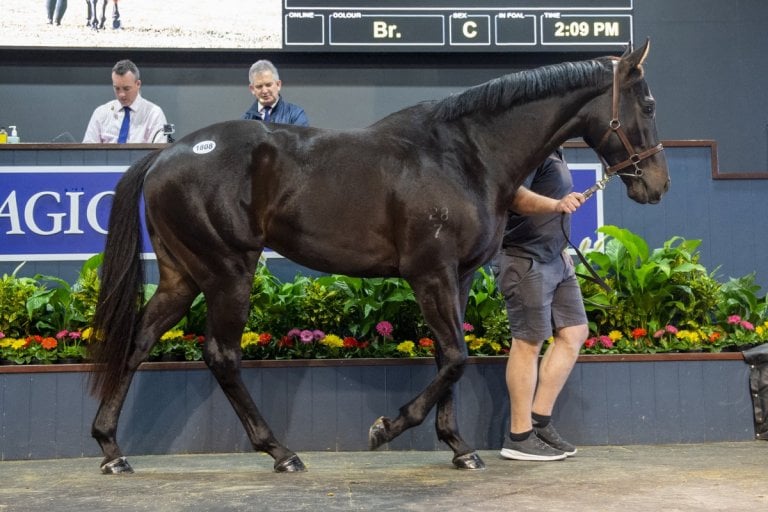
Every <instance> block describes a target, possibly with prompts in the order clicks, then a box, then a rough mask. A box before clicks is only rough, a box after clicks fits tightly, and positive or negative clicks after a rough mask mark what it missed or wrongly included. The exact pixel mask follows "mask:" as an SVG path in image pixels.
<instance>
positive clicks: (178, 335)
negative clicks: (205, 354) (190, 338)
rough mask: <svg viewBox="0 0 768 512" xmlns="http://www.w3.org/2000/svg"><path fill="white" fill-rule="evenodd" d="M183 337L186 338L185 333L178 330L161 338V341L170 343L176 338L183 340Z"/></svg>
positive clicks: (169, 332)
mask: <svg viewBox="0 0 768 512" xmlns="http://www.w3.org/2000/svg"><path fill="white" fill-rule="evenodd" d="M183 337H184V331H182V330H179V329H176V330H173V331H168V332H166V333H165V334H163V335H162V336H160V341H168V340H173V339H176V338H183Z"/></svg>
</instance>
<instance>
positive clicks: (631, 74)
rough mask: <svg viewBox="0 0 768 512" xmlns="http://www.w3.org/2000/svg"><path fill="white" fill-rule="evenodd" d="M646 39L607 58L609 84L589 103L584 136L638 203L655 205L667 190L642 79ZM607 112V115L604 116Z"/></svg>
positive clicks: (653, 109) (652, 102)
mask: <svg viewBox="0 0 768 512" xmlns="http://www.w3.org/2000/svg"><path fill="white" fill-rule="evenodd" d="M649 48H650V41H646V43H645V45H643V46H642V47H641V48H638V49H637V50H635V51H631V50H630V49H628V50H627V51H626V52H625V53H624V55H622V57H621V58H620V59H615V60H612V61H611V63H612V66H613V85H612V87H610V88H609V89H608V91H607V92H606V93H605V94H604V95H603V96H601V100H600V101H597V102H594V103H593V105H594V107H595V108H596V109H599V111H593V112H592V116H591V119H592V120H593V121H596V122H593V123H591V125H592V126H591V127H590V132H589V135H588V136H587V137H584V140H585V141H586V142H587V143H588V144H589V145H590V146H591V147H592V148H593V149H594V150H595V151H596V152H597V154H598V155H600V158H602V159H603V162H604V164H605V166H606V173H607V174H608V175H613V174H615V175H618V176H621V179H622V181H624V184H625V185H626V186H627V194H628V195H629V197H631V198H632V199H634V200H635V201H637V202H638V203H658V202H659V200H661V196H662V195H663V194H664V192H666V191H667V189H668V188H669V172H668V170H667V160H666V158H665V157H664V152H663V147H662V145H661V143H660V142H659V138H658V136H657V134H656V120H655V113H656V102H655V100H654V99H653V96H652V95H651V91H650V89H649V88H648V84H647V83H646V82H645V79H644V78H643V62H644V61H645V58H646V57H647V56H648V50H649ZM609 116H610V117H609Z"/></svg>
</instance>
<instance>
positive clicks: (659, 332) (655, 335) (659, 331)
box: [653, 329, 667, 338]
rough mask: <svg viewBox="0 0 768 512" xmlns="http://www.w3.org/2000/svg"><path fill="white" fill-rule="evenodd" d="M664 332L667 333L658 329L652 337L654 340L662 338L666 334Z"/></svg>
mask: <svg viewBox="0 0 768 512" xmlns="http://www.w3.org/2000/svg"><path fill="white" fill-rule="evenodd" d="M666 332H667V331H666V329H659V330H658V331H656V332H655V333H653V337H654V338H661V337H662V336H664V333H666Z"/></svg>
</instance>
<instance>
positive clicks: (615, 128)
mask: <svg viewBox="0 0 768 512" xmlns="http://www.w3.org/2000/svg"><path fill="white" fill-rule="evenodd" d="M620 100H621V84H620V83H619V61H617V60H614V61H613V101H612V113H611V123H610V126H609V127H608V129H607V130H606V131H605V134H604V135H603V137H602V139H600V143H599V144H598V145H597V152H598V153H599V152H600V148H602V147H603V144H605V142H606V141H607V140H608V137H610V136H611V134H612V133H615V134H616V135H617V136H618V137H619V140H621V143H622V144H623V145H624V149H626V150H627V154H628V155H629V158H627V159H626V160H624V161H622V162H619V163H617V164H614V165H610V166H609V165H606V168H605V172H606V174H607V175H609V176H614V175H617V174H618V175H619V176H630V177H633V178H639V177H640V176H642V175H643V170H642V169H641V168H640V166H639V165H638V164H639V163H640V162H641V161H643V160H645V159H646V158H648V157H651V156H653V155H655V154H656V153H658V152H660V151H662V150H663V149H664V146H663V145H662V144H661V143H658V144H657V145H656V146H654V147H652V148H650V149H646V150H645V151H641V152H640V153H638V152H637V151H635V148H634V147H633V146H632V144H631V143H630V142H629V138H628V137H627V134H626V133H625V132H624V129H623V128H622V126H621V121H620V120H619V101H620ZM606 163H607V162H606ZM629 166H634V168H635V169H634V172H633V173H620V172H619V171H620V170H622V169H625V168H627V167H629Z"/></svg>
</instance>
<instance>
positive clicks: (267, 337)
mask: <svg viewBox="0 0 768 512" xmlns="http://www.w3.org/2000/svg"><path fill="white" fill-rule="evenodd" d="M270 341H272V335H271V334H269V333H268V332H263V333H261V334H259V342H258V343H259V345H266V344H268V343H269V342H270Z"/></svg>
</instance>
